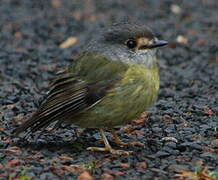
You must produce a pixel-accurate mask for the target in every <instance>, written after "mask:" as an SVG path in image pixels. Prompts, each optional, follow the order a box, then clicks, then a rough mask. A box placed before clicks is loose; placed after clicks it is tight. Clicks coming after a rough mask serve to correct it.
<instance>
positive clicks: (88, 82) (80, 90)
mask: <svg viewBox="0 0 218 180" xmlns="http://www.w3.org/2000/svg"><path fill="white" fill-rule="evenodd" d="M164 45H166V42H165V41H161V40H158V39H157V38H156V37H155V36H154V35H153V34H152V32H151V31H150V30H149V29H148V28H147V27H145V26H142V25H137V24H128V23H121V24H117V25H114V26H112V27H111V28H108V29H107V30H105V31H103V32H102V33H99V36H98V37H96V38H94V40H93V41H91V42H90V43H89V45H88V46H87V47H86V49H85V51H84V52H82V53H81V54H80V56H79V57H78V58H77V59H75V60H74V61H73V62H72V64H71V65H70V66H69V67H68V68H67V70H66V71H65V72H62V73H59V74H58V75H57V76H56V78H54V79H53V81H52V83H51V89H50V91H49V93H48V95H47V97H46V99H45V101H44V102H43V103H42V105H41V106H40V107H39V109H38V111H37V112H36V113H35V114H34V115H33V116H32V117H31V118H30V119H29V120H27V121H26V122H25V123H23V124H22V125H21V126H20V127H18V128H17V129H16V130H15V134H19V133H20V132H22V131H25V130H27V129H29V130H30V132H35V131H37V130H39V129H41V128H43V127H47V126H48V125H49V124H51V123H52V122H56V127H58V125H59V124H61V123H72V124H76V125H79V126H81V127H86V128H99V129H100V132H101V135H102V137H103V140H104V143H105V146H106V147H105V148H95V147H92V148H91V149H90V150H93V151H95V150H98V151H110V152H111V153H115V154H122V153H126V152H123V151H120V150H118V151H115V150H113V149H112V148H111V147H110V145H109V143H108V141H107V139H106V137H105V135H104V132H103V129H110V130H111V129H112V128H113V127H114V126H118V125H122V124H125V123H128V122H130V121H131V120H132V119H134V118H136V117H137V116H139V115H140V113H142V112H143V111H144V110H146V109H147V108H148V107H150V106H152V104H153V103H154V101H155V99H156V98H157V94H158V89H159V74H158V62H157V58H156V48H157V47H159V46H164ZM112 135H113V136H114V138H115V141H116V142H117V143H118V144H121V145H125V143H123V142H121V141H120V139H119V138H118V136H117V135H116V134H115V132H114V131H113V130H112ZM133 144H138V143H133Z"/></svg>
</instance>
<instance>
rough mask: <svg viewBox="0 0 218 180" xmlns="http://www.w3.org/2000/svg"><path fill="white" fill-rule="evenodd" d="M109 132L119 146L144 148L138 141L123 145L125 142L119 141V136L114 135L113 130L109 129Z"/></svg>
mask: <svg viewBox="0 0 218 180" xmlns="http://www.w3.org/2000/svg"><path fill="white" fill-rule="evenodd" d="M110 131H111V134H112V135H113V137H114V142H115V143H116V144H117V145H119V146H140V147H144V144H142V143H140V142H138V141H133V142H128V143H125V142H123V141H121V139H120V138H119V136H118V135H117V134H116V132H115V131H114V130H113V129H110Z"/></svg>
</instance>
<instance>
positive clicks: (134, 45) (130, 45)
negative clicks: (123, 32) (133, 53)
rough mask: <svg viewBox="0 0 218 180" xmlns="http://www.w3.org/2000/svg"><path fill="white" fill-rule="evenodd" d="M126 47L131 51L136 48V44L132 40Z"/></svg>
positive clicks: (128, 41)
mask: <svg viewBox="0 0 218 180" xmlns="http://www.w3.org/2000/svg"><path fill="white" fill-rule="evenodd" d="M126 45H127V47H128V48H130V49H133V48H135V47H136V46H137V42H136V41H135V40H133V39H129V40H127V42H126Z"/></svg>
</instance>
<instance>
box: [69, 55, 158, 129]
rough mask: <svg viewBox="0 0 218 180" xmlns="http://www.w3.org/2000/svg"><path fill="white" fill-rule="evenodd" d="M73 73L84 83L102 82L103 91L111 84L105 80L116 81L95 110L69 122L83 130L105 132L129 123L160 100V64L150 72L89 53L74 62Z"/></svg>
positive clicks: (148, 69)
mask: <svg viewBox="0 0 218 180" xmlns="http://www.w3.org/2000/svg"><path fill="white" fill-rule="evenodd" d="M90 67H92V70H91V71H90V70H89V69H90ZM93 67H94V68H93ZM70 71H71V72H72V73H73V74H74V75H75V76H77V77H78V78H79V79H82V80H83V81H84V82H87V83H89V82H94V81H98V82H102V84H101V85H102V86H103V87H104V86H105V84H104V83H108V82H106V81H105V79H107V81H110V80H111V81H112V80H113V79H114V81H113V84H111V88H110V89H109V90H108V91H107V93H106V95H105V96H104V97H103V98H102V99H101V100H100V101H99V102H97V103H96V104H95V106H93V107H90V108H89V109H88V110H86V111H84V112H81V113H79V114H78V115H77V116H75V117H72V118H71V119H70V121H71V122H72V123H74V124H77V125H79V126H82V127H98V128H104V127H113V126H117V125H121V124H125V123H128V122H129V121H131V120H133V119H134V118H136V117H137V116H138V115H140V113H142V112H143V111H144V110H145V109H146V108H148V107H150V106H151V105H152V104H153V103H154V101H155V99H156V97H157V92H158V89H159V75H158V67H157V64H154V65H153V66H152V67H150V68H147V67H145V65H142V64H135V63H132V64H124V63H122V62H117V61H111V60H108V59H107V58H105V57H104V56H102V55H100V54H95V55H93V54H90V53H89V54H86V55H85V56H83V57H81V59H80V60H79V61H77V62H75V64H73V65H72V67H71V68H70Z"/></svg>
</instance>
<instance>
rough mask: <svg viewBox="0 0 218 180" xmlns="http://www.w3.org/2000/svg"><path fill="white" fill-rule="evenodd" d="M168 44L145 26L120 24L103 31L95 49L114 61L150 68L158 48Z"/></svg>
mask: <svg viewBox="0 0 218 180" xmlns="http://www.w3.org/2000/svg"><path fill="white" fill-rule="evenodd" d="M166 44H167V42H166V41H164V40H159V39H158V38H157V37H155V35H154V34H153V33H152V31H151V30H150V29H149V28H148V27H146V26H144V25H140V24H136V23H118V24H114V25H112V26H111V27H109V28H105V29H104V30H103V32H102V33H101V34H100V38H99V39H98V40H97V41H95V44H93V46H95V47H94V48H93V49H95V50H96V51H98V52H101V53H103V54H105V55H107V56H109V57H110V58H111V59H113V60H121V61H123V62H125V63H141V64H145V65H147V66H150V65H151V64H152V63H154V62H155V61H156V48H158V47H161V46H165V45H166Z"/></svg>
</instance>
